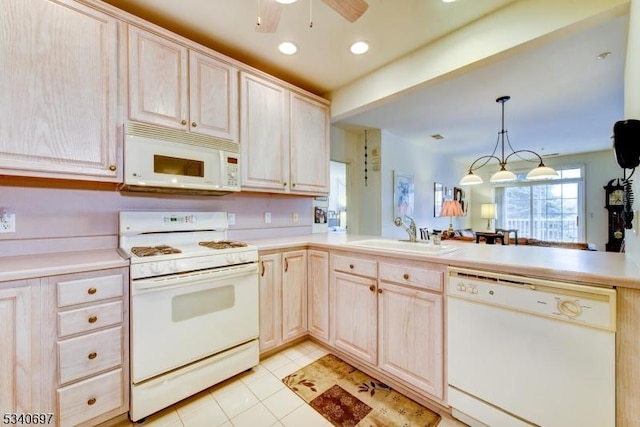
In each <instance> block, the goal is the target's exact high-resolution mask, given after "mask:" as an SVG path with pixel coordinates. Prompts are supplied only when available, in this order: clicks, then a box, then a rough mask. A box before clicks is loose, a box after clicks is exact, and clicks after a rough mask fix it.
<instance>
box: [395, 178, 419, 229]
mask: <svg viewBox="0 0 640 427" xmlns="http://www.w3.org/2000/svg"><path fill="white" fill-rule="evenodd" d="M413 191H414V190H413V175H409V174H406V173H403V172H398V171H393V217H394V218H397V217H401V218H402V217H404V216H405V215H406V216H413V197H414V192H413Z"/></svg>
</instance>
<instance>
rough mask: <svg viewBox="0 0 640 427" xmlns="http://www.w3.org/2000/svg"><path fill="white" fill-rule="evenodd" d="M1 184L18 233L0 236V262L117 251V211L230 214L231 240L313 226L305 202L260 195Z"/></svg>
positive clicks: (0, 194) (0, 195)
mask: <svg viewBox="0 0 640 427" xmlns="http://www.w3.org/2000/svg"><path fill="white" fill-rule="evenodd" d="M4 181H6V179H5V177H0V205H1V206H3V207H5V208H7V209H8V210H9V211H10V212H11V213H14V214H15V215H16V233H11V234H0V256H9V255H21V254H31V253H41V252H47V251H55V250H61V251H66V250H81V249H92V248H115V247H117V245H118V241H117V235H118V212H119V211H121V210H167V211H179V210H184V211H189V210H194V211H226V212H231V213H235V214H236V224H235V225H233V226H231V227H230V230H229V237H230V238H235V239H244V240H247V239H257V238H263V237H264V238H268V237H276V236H278V237H279V236H286V235H299V234H307V233H310V232H311V226H312V221H313V219H312V199H311V198H309V197H296V196H281V195H269V194H259V193H240V194H233V195H226V196H220V197H190V196H189V197H187V196H171V195H164V196H162V197H159V196H141V195H123V194H121V193H119V192H117V191H114V190H105V189H100V186H98V185H91V184H89V189H76V188H46V187H30V186H20V185H6V183H5V182H4ZM63 185H66V184H64V183H63ZM66 186H67V187H69V185H66ZM264 212H271V223H270V224H265V223H264ZM294 212H297V213H298V214H299V221H298V223H293V221H292V214H293V213H294Z"/></svg>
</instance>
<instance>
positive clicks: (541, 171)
mask: <svg viewBox="0 0 640 427" xmlns="http://www.w3.org/2000/svg"><path fill="white" fill-rule="evenodd" d="M509 99H511V97H510V96H501V97H500V98H498V99H496V102H499V103H500V104H501V105H502V129H501V130H500V132H498V140H497V141H496V145H495V147H494V148H493V152H492V153H491V154H490V155H488V156H482V157H478V158H477V159H475V160H474V161H473V163H471V166H470V167H469V172H468V173H467V175H465V176H464V177H463V178H462V179H461V180H460V185H477V184H482V183H483V180H482V178H481V177H479V176H478V175H476V174H474V173H473V172H474V171H475V170H478V169H480V168H481V167H483V166H484V165H486V164H487V163H489V162H490V161H492V160H497V161H498V163H499V164H500V170H499V171H498V172H496V173H494V174H493V175H491V179H490V181H491V182H493V183H496V182H508V181H515V180H517V179H518V177H517V175H516V174H515V173H513V172H511V171H509V170H507V161H508V160H509V158H510V157H511V156H513V155H515V156H516V157H518V158H520V159H521V160H526V159H525V158H523V157H522V156H520V154H521V153H528V154H530V155H533V156H535V157H537V161H538V162H539V164H538V167H537V168H535V169H533V170H531V171H530V172H529V173H528V174H527V179H529V180H534V179H552V178H555V177H557V176H558V173H557V172H556V171H555V170H553V169H552V168H550V167H548V166H545V165H544V163H543V161H542V157H541V156H540V155H539V154H538V153H536V152H535V151H531V150H518V151H514V150H513V148H512V147H511V142H510V141H509V133H508V131H506V130H505V128H504V103H505V102H507V101H508V100H509ZM505 137H506V140H507V145H508V147H509V149H510V150H511V154H509V155H507V156H506V157H505V147H504V141H505ZM498 145H500V148H501V152H500V153H501V155H500V157H498V156H496V152H497V151H498ZM481 161H482V163H479V162H481ZM476 165H477V166H476Z"/></svg>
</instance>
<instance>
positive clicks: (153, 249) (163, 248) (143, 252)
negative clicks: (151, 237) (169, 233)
mask: <svg viewBox="0 0 640 427" xmlns="http://www.w3.org/2000/svg"><path fill="white" fill-rule="evenodd" d="M181 252H182V251H181V250H180V249H176V248H172V247H171V246H168V245H158V246H134V247H132V248H131V253H132V254H134V255H136V256H139V257H145V256H154V255H168V254H179V253H181Z"/></svg>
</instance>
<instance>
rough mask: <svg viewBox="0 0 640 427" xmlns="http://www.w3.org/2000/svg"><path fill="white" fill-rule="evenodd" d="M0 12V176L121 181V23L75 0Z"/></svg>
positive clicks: (19, 4) (36, 2)
mask: <svg viewBox="0 0 640 427" xmlns="http://www.w3.org/2000/svg"><path fill="white" fill-rule="evenodd" d="M1 8H2V28H3V29H2V31H0V58H2V60H1V61H0V93H1V94H2V98H3V100H2V102H0V116H1V117H2V118H3V124H2V126H0V172H1V173H3V174H11V175H29V176H42V177H59V178H69V179H82V180H100V181H117V180H118V177H120V176H121V174H120V172H119V169H120V168H119V167H118V158H117V148H118V146H119V144H118V136H117V135H118V124H119V123H118V117H117V103H118V64H119V63H118V50H117V43H118V21H117V20H116V19H115V18H113V17H111V16H109V15H107V14H104V13H102V12H100V11H98V10H96V9H93V8H90V7H87V6H84V5H82V4H80V3H77V2H75V1H72V0H58V1H55V2H53V1H47V0H29V1H11V0H3V1H2V6H1Z"/></svg>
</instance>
